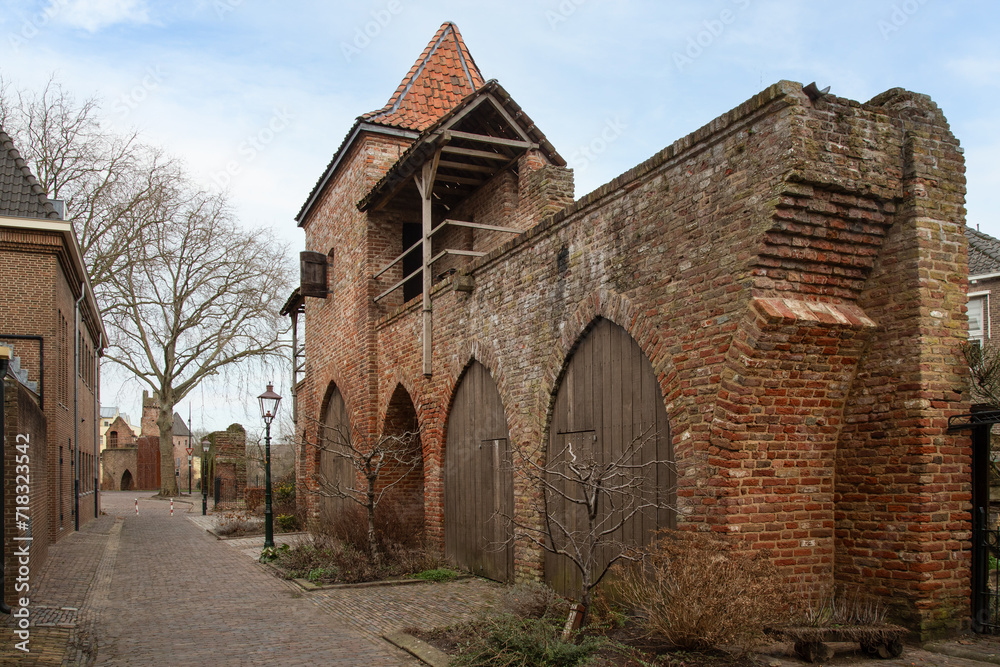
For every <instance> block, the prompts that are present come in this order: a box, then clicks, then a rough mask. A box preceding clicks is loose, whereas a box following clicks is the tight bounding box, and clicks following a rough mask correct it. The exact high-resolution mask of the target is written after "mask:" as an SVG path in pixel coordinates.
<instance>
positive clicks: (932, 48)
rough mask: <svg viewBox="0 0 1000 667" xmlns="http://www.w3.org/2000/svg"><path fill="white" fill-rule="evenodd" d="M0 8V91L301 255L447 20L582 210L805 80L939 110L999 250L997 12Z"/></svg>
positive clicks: (548, 5)
mask: <svg viewBox="0 0 1000 667" xmlns="http://www.w3.org/2000/svg"><path fill="white" fill-rule="evenodd" d="M0 7H2V11H0V75H2V76H3V77H4V78H5V79H6V80H8V81H10V82H11V83H13V84H14V85H15V86H16V87H21V88H40V87H42V86H43V85H44V84H45V81H46V80H47V79H48V78H49V77H50V76H52V75H53V74H54V75H55V77H56V78H57V79H58V80H59V81H60V82H62V83H63V84H64V85H65V86H66V87H67V88H69V89H70V90H72V91H73V92H74V93H75V94H76V95H77V96H78V97H80V98H83V97H87V96H91V95H96V96H98V97H99V98H101V99H102V100H103V107H104V112H105V114H106V116H107V118H108V122H109V123H110V124H111V125H113V126H114V127H118V128H121V129H122V130H127V129H130V128H136V129H138V130H139V131H140V132H141V133H142V135H143V137H144V138H145V139H146V140H147V141H149V142H151V143H156V144H160V145H162V146H165V147H166V148H167V149H168V150H170V151H171V152H173V153H174V154H176V155H178V156H180V157H182V158H184V159H185V160H186V162H187V165H188V167H189V169H190V170H191V171H192V172H193V173H194V174H195V175H196V176H197V177H198V179H200V180H201V181H202V182H203V183H204V184H205V185H206V186H207V187H213V188H220V187H225V188H227V189H228V190H229V192H230V195H231V201H232V203H233V205H234V207H235V209H236V211H237V212H238V213H239V215H240V217H241V218H242V219H243V220H244V221H245V222H246V223H247V224H250V225H262V224H265V225H273V226H274V227H275V229H276V230H277V231H278V233H279V234H280V235H281V237H282V238H285V239H287V241H288V243H289V245H290V248H291V249H292V250H293V251H296V252H297V251H298V250H300V249H301V248H302V246H303V238H304V237H303V235H302V232H301V231H300V230H298V229H297V228H296V226H295V223H294V216H295V214H296V213H297V212H298V210H299V207H300V206H301V205H302V203H303V201H304V200H305V199H306V197H307V195H308V194H309V192H310V190H311V189H312V187H313V184H314V183H315V182H316V180H317V178H318V177H319V176H320V175H321V173H322V171H323V169H324V167H325V166H326V164H327V163H328V161H329V160H330V157H331V156H332V154H333V152H334V151H335V150H336V148H337V147H338V146H339V145H340V142H341V141H342V140H343V138H344V135H345V134H346V133H347V131H348V130H349V129H350V126H351V124H352V122H353V120H354V118H355V117H356V116H357V115H359V114H361V113H364V112H366V111H370V110H372V109H376V108H379V107H381V106H382V105H383V104H384V103H385V102H386V100H387V99H388V98H389V96H390V95H391V94H392V93H393V91H394V90H395V88H396V86H397V85H398V83H399V81H400V79H401V78H402V77H403V76H404V75H405V74H406V72H407V70H408V69H409V67H410V65H411V64H412V63H413V61H414V60H415V59H416V58H417V56H418V55H419V54H420V52H421V50H422V49H423V47H424V46H425V45H426V43H427V42H428V41H429V40H430V38H431V37H432V36H433V34H434V32H435V31H436V30H437V28H438V27H439V26H440V24H441V23H442V22H443V21H446V20H452V21H455V22H456V23H457V25H458V27H459V29H460V31H461V33H462V36H463V37H464V39H465V41H466V44H467V45H468V47H469V49H470V51H471V52H472V55H473V57H474V58H475V60H476V62H477V64H478V65H479V68H480V70H481V71H482V72H483V75H484V76H485V77H486V78H488V79H489V78H495V79H498V80H499V81H500V83H501V84H502V85H503V86H504V87H505V88H506V89H507V91H508V92H510V94H511V95H512V96H513V97H514V99H515V100H516V101H517V102H518V103H519V104H520V105H521V106H522V107H523V108H524V109H525V110H526V111H527V113H528V114H529V115H530V116H531V117H532V119H533V120H534V121H535V123H536V124H537V125H538V127H539V128H540V129H541V130H542V131H543V132H545V134H546V135H547V136H548V138H549V139H550V141H551V142H552V143H553V144H554V145H555V147H556V149H557V150H559V152H560V153H561V154H562V155H563V156H564V157H565V158H566V159H567V160H568V161H569V162H570V166H573V167H575V169H576V184H577V185H576V187H577V191H576V193H577V196H578V197H579V196H582V195H583V194H585V193H587V192H589V191H591V190H593V189H595V188H596V187H598V186H600V185H601V184H603V183H605V182H607V181H608V180H610V179H612V178H614V177H615V176H617V175H618V174H620V173H621V172H623V171H625V170H626V169H628V168H630V167H632V166H634V165H636V164H637V163H639V162H641V161H642V160H644V159H646V158H647V157H649V156H651V155H652V154H653V153H655V152H656V151H658V150H660V149H661V148H663V147H664V146H666V145H668V144H670V143H672V142H673V141H675V140H676V139H678V138H680V137H683V136H684V135H686V134H687V133H689V132H691V131H693V130H695V129H697V128H698V127H700V126H702V125H704V124H706V123H708V122H709V121H711V120H712V119H713V118H715V117H716V116H717V115H719V114H721V113H723V112H725V111H727V110H729V109H731V108H732V107H734V106H736V105H738V104H740V103H741V102H743V101H744V100H746V99H747V98H749V97H750V96H752V95H754V94H756V93H757V92H759V91H760V90H761V89H763V88H765V87H767V86H768V85H770V84H771V83H774V82H775V81H778V80H780V79H790V80H793V81H799V82H801V83H809V82H810V81H816V82H817V83H818V85H819V86H820V87H821V88H822V87H825V86H830V87H831V92H832V93H834V94H836V95H839V96H842V97H849V98H853V99H856V100H859V101H866V100H868V99H871V98H872V97H874V96H875V95H877V94H879V93H881V92H883V91H884V90H886V89H889V88H893V87H903V88H907V89H909V90H912V91H916V92H920V93H926V94H928V95H930V96H931V97H932V98H933V99H934V101H935V102H936V103H937V104H938V105H939V106H940V107H941V108H942V110H943V111H944V113H945V115H946V116H947V118H948V119H949V121H950V123H951V126H952V131H953V132H954V133H955V135H956V136H957V137H958V138H959V139H960V140H961V142H962V145H963V146H964V147H965V157H966V160H967V170H968V171H967V176H968V188H969V194H968V198H967V199H968V204H967V208H968V218H967V221H968V224H970V225H979V226H980V229H982V231H984V232H986V233H989V234H992V235H994V236H998V237H1000V213H998V212H997V211H998V210H1000V166H997V160H996V156H998V155H1000V132H998V128H1000V39H998V37H1000V29H998V28H1000V20H998V14H1000V6H998V4H997V3H996V2H986V1H968V2H963V1H961V0H959V1H951V2H945V0H863V1H861V0H847V1H840V2H828V1H812V2H806V1H805V0H802V1H793V0H707V1H699V2H695V1H691V0H685V1H675V2H670V1H660V2H652V1H647V2H642V1H633V2H629V1H618V2H614V1H611V0H540V1H535V2H527V1H521V0H505V1H503V2H495V1H476V2H472V1H468V2H458V1H451V2H448V1H428V0H425V1H423V2H417V1H416V0H374V1H367V0H354V1H352V2H331V1H328V2H317V1H311V0H303V1H300V2H294V3H277V2H265V1H264V0H192V1H188V2H185V1H182V0H158V1H156V2H154V1H153V0H39V1H34V2H31V1H23V0H22V1H10V0H0ZM233 165H235V168H233ZM227 166H228V167H230V169H229V170H228V171H227ZM285 384H287V383H285ZM132 388H133V389H135V386H134V385H133V387H132ZM130 391H131V390H130ZM233 391H234V395H232V396H229V395H223V396H221V397H219V396H218V395H217V394H218V392H213V395H215V396H216V398H215V399H214V400H216V401H223V402H234V401H236V402H238V401H241V400H243V399H242V398H240V397H238V396H237V395H235V394H238V393H239V391H238V390H233ZM255 393H259V392H255ZM109 394H110V395H109ZM223 394H225V392H223ZM105 396H106V399H107V400H105V403H110V402H119V403H121V404H122V406H123V408H124V409H126V411H130V412H133V413H136V412H137V411H138V400H137V399H135V400H133V398H132V397H131V396H129V395H128V392H125V393H122V394H117V393H116V392H115V391H111V390H110V388H109V389H108V390H105ZM194 400H195V408H194V410H195V413H197V412H198V411H199V403H198V399H197V397H196V398H195V399H194ZM211 403H212V400H209V404H211ZM133 404H134V406H135V407H132V405H133ZM250 407H251V408H252V407H253V406H252V405H251V406H250ZM182 411H183V412H184V413H185V414H186V408H185V409H184V410H182ZM222 412H225V410H221V409H211V408H210V409H208V411H207V412H206V414H205V415H204V417H203V419H202V421H203V422H204V425H205V426H207V427H210V428H221V427H225V426H226V425H227V424H228V423H229V422H231V421H234V420H236V419H243V418H244V417H243V414H242V409H241V411H238V412H233V411H232V409H230V413H229V415H228V416H225V417H222V416H219V413H222ZM251 414H252V413H251ZM195 427H196V428H198V427H199V417H198V415H197V414H196V415H195Z"/></svg>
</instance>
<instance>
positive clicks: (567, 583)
mask: <svg viewBox="0 0 1000 667" xmlns="http://www.w3.org/2000/svg"><path fill="white" fill-rule="evenodd" d="M547 431H548V436H547V453H546V460H547V461H548V462H549V463H548V464H547V465H549V466H558V465H559V464H560V462H561V460H562V457H563V456H565V452H566V451H567V448H568V447H570V446H571V447H572V448H573V450H574V455H575V456H582V457H584V458H587V457H589V456H593V457H594V458H595V459H596V460H597V461H598V462H601V463H602V464H604V463H608V462H610V461H613V460H615V459H616V458H618V457H619V456H621V455H622V453H623V452H624V453H628V454H629V456H630V459H629V464H630V465H641V464H648V463H649V462H650V461H663V462H665V463H663V464H659V465H652V466H650V467H649V468H644V469H641V470H637V471H636V472H635V474H641V475H642V476H643V480H644V481H643V482H642V493H641V496H640V497H641V498H642V500H643V501H647V500H648V501H652V502H655V503H656V505H657V506H659V507H660V509H655V510H654V509H647V510H645V511H643V512H640V513H639V514H637V515H636V516H634V517H632V518H631V519H629V520H627V521H625V522H624V524H623V526H622V528H621V529H620V530H619V531H616V534H615V535H614V536H613V539H615V540H617V541H620V542H621V543H623V544H627V545H636V546H641V545H644V544H647V543H648V542H649V541H650V540H651V539H652V534H653V532H654V531H655V530H657V529H660V528H666V527H672V526H674V525H675V524H676V516H675V511H674V508H675V507H676V474H675V469H674V467H673V459H674V456H673V447H672V437H671V428H670V420H669V417H668V415H667V411H666V406H665V404H664V401H663V393H662V391H661V389H660V385H659V383H658V382H657V380H656V377H655V375H654V372H653V366H652V364H651V363H650V361H649V358H648V356H647V355H646V354H645V353H644V352H643V351H642V349H641V348H640V346H639V344H638V342H637V341H636V340H635V339H634V338H632V336H630V335H629V333H628V332H627V331H626V330H625V329H624V328H623V327H621V326H619V325H617V324H615V323H614V322H612V321H611V320H609V319H607V318H604V317H597V318H596V319H594V320H593V321H592V322H591V323H590V324H589V326H588V327H587V329H586V334H585V335H584V336H583V337H582V339H581V340H579V341H578V342H577V343H576V345H575V346H574V349H573V352H572V354H571V355H570V356H569V357H568V359H567V362H566V364H565V367H564V369H563V371H562V373H561V375H560V378H559V383H558V385H557V387H556V391H555V392H554V393H553V401H552V409H551V412H550V416H549V422H548V427H547ZM633 443H634V444H633ZM632 450H634V451H632ZM620 470H622V474H628V475H631V474H633V473H632V472H631V471H630V470H628V469H620ZM561 488H562V489H563V491H564V492H565V493H567V494H569V495H570V496H572V497H576V496H579V494H580V493H582V489H581V488H579V487H578V486H573V485H563V486H562V487H561ZM547 500H548V502H547V504H546V507H547V508H548V511H549V512H551V513H552V515H554V516H558V517H559V518H560V520H559V521H558V522H553V525H569V526H573V527H574V528H573V529H574V530H581V529H583V527H584V526H585V525H586V518H585V516H583V514H581V513H580V512H579V510H580V507H579V506H574V505H572V504H570V503H568V502H567V501H565V500H563V499H562V496H560V495H559V494H557V493H549V494H548V496H547ZM616 501H617V502H616V506H617V507H619V508H621V506H622V504H621V499H616ZM605 507H607V505H606V506H605ZM611 521H612V522H614V521H616V520H615V519H611ZM552 537H553V541H554V542H555V543H556V545H557V547H560V548H564V547H567V546H570V545H572V544H573V541H572V540H567V539H565V538H564V536H562V535H558V534H557V535H553V536H552ZM577 540H579V538H577ZM602 557H603V558H605V560H604V562H605V563H606V562H607V560H606V559H607V558H608V556H606V555H602ZM601 568H603V564H601V563H598V566H597V568H596V571H595V574H599V572H600V570H601ZM545 579H546V582H547V583H549V585H551V586H553V587H554V588H555V589H556V590H557V591H559V592H560V593H562V594H564V595H574V594H575V593H577V591H578V590H579V574H578V572H577V571H576V569H575V568H574V567H573V566H572V564H571V563H570V562H569V561H568V560H566V559H564V558H563V557H556V556H553V555H551V554H547V555H546V558H545Z"/></svg>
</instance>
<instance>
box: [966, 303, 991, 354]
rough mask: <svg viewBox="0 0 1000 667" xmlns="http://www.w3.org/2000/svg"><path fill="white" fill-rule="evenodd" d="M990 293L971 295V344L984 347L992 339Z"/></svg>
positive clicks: (969, 311)
mask: <svg viewBox="0 0 1000 667" xmlns="http://www.w3.org/2000/svg"><path fill="white" fill-rule="evenodd" d="M989 299H990V293H989V291H986V292H970V293H969V308H968V314H969V342H970V343H978V344H979V345H982V344H983V342H985V341H986V340H988V339H989V337H990V318H989V313H990V300H989Z"/></svg>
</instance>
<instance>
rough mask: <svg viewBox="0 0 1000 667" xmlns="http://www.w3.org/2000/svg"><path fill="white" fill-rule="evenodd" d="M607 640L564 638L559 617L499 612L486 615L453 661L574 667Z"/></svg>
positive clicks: (477, 665)
mask: <svg viewBox="0 0 1000 667" xmlns="http://www.w3.org/2000/svg"><path fill="white" fill-rule="evenodd" d="M603 644H604V642H603V641H602V640H601V639H599V638H595V637H583V638H582V639H580V642H579V643H575V642H573V641H564V640H563V639H562V621H560V620H559V619H556V618H518V617H517V616H514V615H512V614H500V615H499V616H494V617H491V618H488V619H486V620H485V621H484V622H483V623H482V624H481V627H480V630H479V632H477V633H476V635H474V637H473V638H472V639H471V640H470V641H469V642H468V643H467V644H465V645H464V646H462V647H461V650H460V651H461V652H460V653H459V655H458V657H456V658H455V659H454V660H453V661H452V663H451V664H453V665H467V666H469V667H493V666H496V667H500V666H502V667H536V666H537V667H549V666H551V667H572V666H573V665H581V664H584V663H585V662H586V660H587V659H588V658H589V657H590V655H591V654H592V653H593V652H594V651H596V650H597V649H598V648H600V647H601V646H602V645H603Z"/></svg>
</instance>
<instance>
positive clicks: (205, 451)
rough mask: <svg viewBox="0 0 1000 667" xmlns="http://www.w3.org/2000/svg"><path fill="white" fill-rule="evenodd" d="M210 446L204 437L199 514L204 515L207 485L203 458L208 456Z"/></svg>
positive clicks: (206, 505)
mask: <svg viewBox="0 0 1000 667" xmlns="http://www.w3.org/2000/svg"><path fill="white" fill-rule="evenodd" d="M211 446H212V443H211V442H209V441H208V438H205V439H204V440H202V441H201V515H202V516H205V515H206V514H208V485H207V484H205V472H206V471H207V470H208V468H206V467H205V458H206V457H207V456H208V450H209V448H210V447H211Z"/></svg>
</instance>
